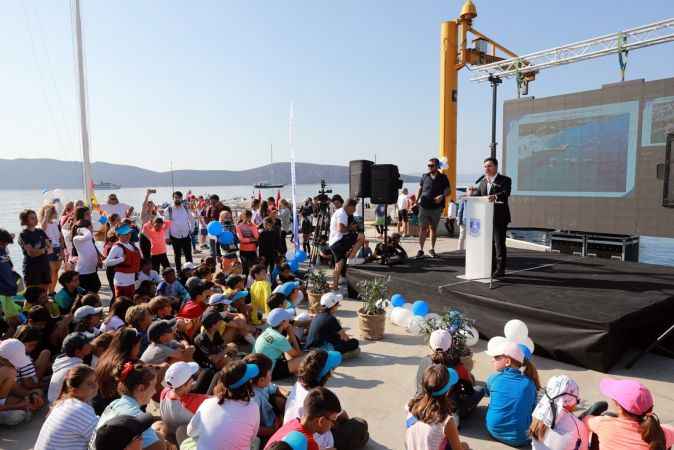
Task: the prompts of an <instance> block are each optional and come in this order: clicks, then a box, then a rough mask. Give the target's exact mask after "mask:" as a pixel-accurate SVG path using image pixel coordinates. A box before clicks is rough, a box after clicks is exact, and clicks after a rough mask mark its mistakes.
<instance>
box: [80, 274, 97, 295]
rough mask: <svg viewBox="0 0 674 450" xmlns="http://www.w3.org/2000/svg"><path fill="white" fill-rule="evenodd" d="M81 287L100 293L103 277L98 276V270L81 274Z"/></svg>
mask: <svg viewBox="0 0 674 450" xmlns="http://www.w3.org/2000/svg"><path fill="white" fill-rule="evenodd" d="M80 287H81V288H82V289H84V290H85V291H87V292H93V293H94V294H98V291H99V290H100V289H101V279H100V278H98V272H94V273H87V274H84V275H80Z"/></svg>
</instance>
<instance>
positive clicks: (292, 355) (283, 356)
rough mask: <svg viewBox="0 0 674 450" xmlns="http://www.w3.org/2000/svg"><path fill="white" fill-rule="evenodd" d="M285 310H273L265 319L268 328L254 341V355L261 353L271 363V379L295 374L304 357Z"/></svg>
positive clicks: (289, 315) (290, 315) (289, 317)
mask: <svg viewBox="0 0 674 450" xmlns="http://www.w3.org/2000/svg"><path fill="white" fill-rule="evenodd" d="M292 318H293V316H292V314H290V313H289V312H288V311H287V310H285V309H281V308H276V309H273V310H272V311H271V312H270V313H269V316H268V317H267V323H268V324H269V327H268V328H267V329H266V330H264V331H263V332H262V334H261V335H260V336H258V337H257V339H256V340H255V345H254V346H253V352H254V353H263V354H265V355H266V356H267V357H268V358H269V359H271V361H272V379H273V380H280V379H283V378H288V377H289V376H290V374H293V373H297V371H298V370H299V367H300V363H301V362H302V358H303V357H304V353H303V352H302V348H301V346H300V343H299V341H298V339H297V337H296V336H295V332H294V329H293V326H292V325H291V324H290V320H291V319H292Z"/></svg>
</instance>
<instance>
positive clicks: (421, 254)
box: [417, 250, 424, 258]
mask: <svg viewBox="0 0 674 450" xmlns="http://www.w3.org/2000/svg"><path fill="white" fill-rule="evenodd" d="M423 257H424V251H423V250H419V251H418V252H417V258H423Z"/></svg>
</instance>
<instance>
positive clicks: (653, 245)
mask: <svg viewBox="0 0 674 450" xmlns="http://www.w3.org/2000/svg"><path fill="white" fill-rule="evenodd" d="M472 182H473V179H472V178H466V179H462V178H461V177H459V179H458V180H457V185H459V186H466V185H469V184H471V183H472ZM405 187H407V188H408V189H409V191H410V192H415V191H416V189H417V184H416V183H406V184H405ZM319 189H320V186H319V185H317V184H304V185H297V186H296V187H295V197H296V199H297V203H298V204H300V203H301V202H302V201H303V200H304V199H306V198H307V197H313V196H315V195H317V194H318V191H319ZM326 189H329V190H331V191H332V193H334V194H341V195H342V196H344V197H346V196H347V195H348V192H349V185H348V184H334V185H328V186H327V188H326ZM146 190H147V188H124V187H122V188H121V189H117V190H115V191H114V192H115V193H116V194H117V197H118V198H119V201H120V202H122V203H127V204H129V205H131V206H133V207H134V208H135V209H136V210H137V211H140V207H141V205H142V203H143V198H144V197H145V192H146ZM156 190H157V192H156V193H155V194H152V195H151V197H150V198H151V199H152V200H153V201H154V202H155V203H157V204H161V203H164V202H170V200H171V193H172V191H173V190H180V191H182V192H183V193H187V192H190V191H191V192H192V193H194V194H195V195H210V194H218V196H220V199H221V200H223V201H224V202H225V203H227V201H228V200H229V201H234V202H240V201H241V199H250V198H251V197H257V196H258V190H257V189H254V188H253V187H252V186H200V187H188V186H175V188H172V187H170V186H160V187H157V188H156ZM278 190H279V189H262V190H261V194H262V197H263V198H267V197H270V196H273V197H276V193H277V191H278ZM45 191H46V189H45V190H40V189H34V190H0V205H1V209H0V228H4V229H6V230H8V231H9V232H11V233H15V234H16V235H17V236H18V234H19V233H20V232H21V226H20V225H19V213H20V212H21V211H22V210H24V209H26V208H31V209H35V210H37V209H39V208H40V206H42V204H43V202H44V200H45V194H44V193H45ZM62 191H63V199H64V202H65V201H68V200H77V199H80V198H82V197H83V195H82V190H81V189H62ZM280 191H281V196H282V197H283V198H286V199H290V198H291V194H292V193H291V187H290V186H285V187H283V188H281V189H280ZM110 192H113V191H105V190H99V191H96V195H97V197H98V200H99V202H101V203H103V202H105V199H106V198H107V196H108V194H109V193H110ZM513 237H515V238H517V239H522V240H525V241H529V242H534V243H541V244H549V242H548V240H547V237H546V236H545V235H544V234H543V233H540V232H532V231H517V232H515V233H513ZM9 252H10V256H11V258H12V262H13V263H14V265H15V267H17V268H19V267H21V262H22V260H23V255H22V253H21V250H20V249H19V247H18V245H16V243H15V244H12V245H10V248H9ZM639 262H642V263H648V264H658V265H665V266H674V239H670V238H661V237H653V236H640V240H639Z"/></svg>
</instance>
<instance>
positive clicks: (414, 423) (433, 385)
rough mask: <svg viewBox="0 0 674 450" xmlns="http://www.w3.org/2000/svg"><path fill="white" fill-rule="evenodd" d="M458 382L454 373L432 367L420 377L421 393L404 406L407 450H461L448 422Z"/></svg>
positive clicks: (451, 422)
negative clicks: (453, 392) (452, 398)
mask: <svg viewBox="0 0 674 450" xmlns="http://www.w3.org/2000/svg"><path fill="white" fill-rule="evenodd" d="M458 381H459V375H458V374H457V373H456V371H455V370H454V369H448V368H447V367H445V366H443V365H442V364H434V365H432V366H430V367H428V368H427V369H426V371H425V372H424V376H423V383H422V386H423V390H422V393H421V394H417V395H416V396H415V397H414V398H413V399H412V400H410V402H409V403H408V404H407V419H406V420H405V427H406V428H407V430H406V431H405V448H406V449H407V450H426V449H444V448H451V449H456V450H459V449H464V450H467V449H468V448H469V447H468V445H467V444H466V443H464V442H461V440H460V439H459V430H458V428H457V426H456V423H454V420H453V419H452V405H451V403H452V401H451V391H452V388H453V387H454V386H455V385H456V383H457V382H458Z"/></svg>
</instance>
